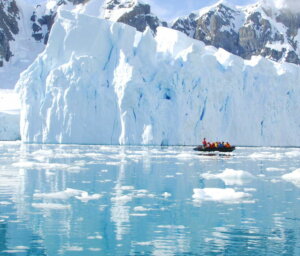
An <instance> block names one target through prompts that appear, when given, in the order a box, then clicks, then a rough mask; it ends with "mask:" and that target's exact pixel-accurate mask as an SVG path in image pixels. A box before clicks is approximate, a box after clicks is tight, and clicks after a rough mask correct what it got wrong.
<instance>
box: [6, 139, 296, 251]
mask: <svg viewBox="0 0 300 256" xmlns="http://www.w3.org/2000/svg"><path fill="white" fill-rule="evenodd" d="M298 168H300V149H296V148H290V149H285V148H238V149H237V150H236V151H235V152H234V153H233V154H228V155H199V154H198V153H197V152H193V151H192V148H190V147H168V148H160V147H150V148H149V147H109V146H78V145H62V146H58V145H49V146H48V145H22V144H20V143H4V142H2V143H0V180H1V182H0V255H1V256H8V255H15V256H19V255H26V256H32V255H38V256H46V255H47V256H57V255H68V256H69V255H70V256H71V255H76V256H77V255H80V256H90V255H91V256H93V255H114V256H118V255H121V256H123V255H124V256H126V255H162V256H168V255H174V256H175V255H176V256H181V255H182V256H183V255H193V256H194V255H230V256H234V255H237V256H240V255H288V256H292V255H300V204H299V202H300V201H299V200H300V193H299V192H300V178H299V175H298V176H297V172H294V171H295V170H297V169H298ZM290 173H292V174H291V175H290V176H284V175H285V174H290ZM194 189H195V190H194Z"/></svg>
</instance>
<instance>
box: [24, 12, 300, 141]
mask: <svg viewBox="0 0 300 256" xmlns="http://www.w3.org/2000/svg"><path fill="white" fill-rule="evenodd" d="M57 38H61V40H60V41H58V40H56V39H57ZM298 71H299V67H298V66H296V65H293V64H278V63H274V62H271V61H268V60H266V59H264V58H262V57H255V58H252V59H251V60H250V61H245V60H243V59H241V58H239V57H237V56H234V55H231V54H229V53H228V52H226V51H224V50H222V49H219V50H216V49H215V48H213V47H210V46H204V44H203V43H201V42H199V41H197V40H194V39H191V38H189V37H187V36H186V35H184V34H183V33H180V32H178V31H175V30H171V29H167V28H162V27H159V28H158V30H157V35H156V37H155V38H154V37H153V35H152V33H150V31H149V30H147V31H146V32H145V33H144V34H141V33H139V32H136V30H135V29H133V28H132V27H129V26H126V25H124V24H119V23H112V22H109V21H106V20H103V19H98V18H95V17H91V16H87V15H80V14H74V13H72V12H68V11H61V12H60V13H59V14H58V17H57V21H56V23H55V24H54V27H53V28H52V32H51V35H50V38H49V42H48V45H47V47H46V50H45V51H44V52H43V54H42V55H40V56H39V57H38V58H37V59H36V60H35V62H34V63H33V64H32V65H31V66H30V68H29V69H28V70H27V71H26V72H24V73H23V74H22V76H21V79H20V80H19V82H18V88H19V89H18V90H19V92H20V95H21V135H22V139H23V140H24V141H25V142H42V143H97V144H98V143H100V144H119V143H120V144H155V145H174V144H180V145H190V144H191V145H192V144H197V143H199V141H200V140H201V139H202V138H203V137H206V138H209V139H212V140H215V139H218V140H229V141H231V142H233V143H235V144H243V145H286V146H287V145H300V129H299V127H300V119H299V118H298V116H297V113H299V111H300V106H299V104H298V102H299V100H300V87H299V84H298V81H299V78H300V74H299V72H298Z"/></svg>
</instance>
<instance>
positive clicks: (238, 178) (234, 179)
mask: <svg viewBox="0 0 300 256" xmlns="http://www.w3.org/2000/svg"><path fill="white" fill-rule="evenodd" d="M202 177H203V178H205V179H221V180H223V181H224V183H225V184H226V185H229V186H230V185H243V184H244V183H246V182H248V181H249V180H251V179H253V178H254V176H253V175H252V174H250V173H249V172H246V171H242V170H234V169H225V171H223V172H222V173H219V174H211V173H205V174H202Z"/></svg>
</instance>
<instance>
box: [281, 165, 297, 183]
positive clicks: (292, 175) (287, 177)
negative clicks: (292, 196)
mask: <svg viewBox="0 0 300 256" xmlns="http://www.w3.org/2000/svg"><path fill="white" fill-rule="evenodd" d="M281 177H282V179H284V180H286V181H288V182H291V183H293V184H294V185H295V186H297V187H300V169H296V170H295V171H293V172H291V173H288V174H285V175H282V176H281Z"/></svg>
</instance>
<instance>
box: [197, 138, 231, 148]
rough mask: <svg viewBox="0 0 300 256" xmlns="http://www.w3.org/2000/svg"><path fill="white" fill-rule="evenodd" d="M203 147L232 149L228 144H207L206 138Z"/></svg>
mask: <svg viewBox="0 0 300 256" xmlns="http://www.w3.org/2000/svg"><path fill="white" fill-rule="evenodd" d="M202 145H203V147H204V148H231V145H230V144H229V143H228V142H226V143H224V142H207V141H206V138H204V139H203V141H202Z"/></svg>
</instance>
